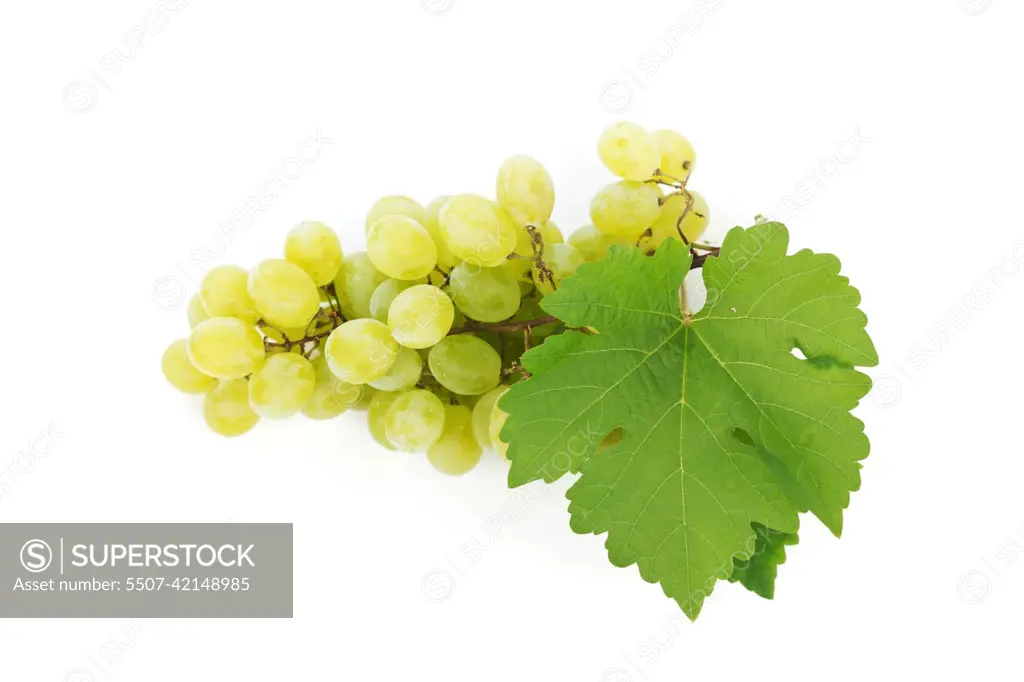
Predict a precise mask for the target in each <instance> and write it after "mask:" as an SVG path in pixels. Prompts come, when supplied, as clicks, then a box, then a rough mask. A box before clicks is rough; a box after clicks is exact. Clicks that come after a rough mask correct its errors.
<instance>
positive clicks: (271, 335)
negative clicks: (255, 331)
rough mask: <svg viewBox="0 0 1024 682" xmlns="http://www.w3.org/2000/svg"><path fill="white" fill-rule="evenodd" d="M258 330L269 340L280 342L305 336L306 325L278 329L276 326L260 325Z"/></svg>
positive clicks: (296, 339)
mask: <svg viewBox="0 0 1024 682" xmlns="http://www.w3.org/2000/svg"><path fill="white" fill-rule="evenodd" d="M259 329H260V331H261V332H263V336H265V337H267V338H268V339H270V340H271V341H276V342H277V343H282V342H284V341H285V340H287V341H298V340H299V339H303V338H305V337H306V329H307V327H293V328H288V329H278V328H277V327H267V326H261V327H260V328H259Z"/></svg>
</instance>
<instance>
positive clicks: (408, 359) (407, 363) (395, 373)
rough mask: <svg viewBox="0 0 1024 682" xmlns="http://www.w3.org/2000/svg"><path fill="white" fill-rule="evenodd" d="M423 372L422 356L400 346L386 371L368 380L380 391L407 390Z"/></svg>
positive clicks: (417, 380)
mask: <svg viewBox="0 0 1024 682" xmlns="http://www.w3.org/2000/svg"><path fill="white" fill-rule="evenodd" d="M422 374H423V358H421V357H420V354H419V353H417V352H416V351H415V350H413V349H412V348H406V347H404V346H403V347H401V348H399V349H398V356H397V357H396V358H395V361H394V362H393V363H392V364H391V367H389V368H388V371H387V373H385V374H384V376H382V377H380V378H379V379H374V380H373V381H371V382H370V386H373V387H374V388H376V389H377V390H380V391H407V390H409V389H410V388H412V387H413V386H415V385H416V383H417V382H419V380H420V376H421V375H422Z"/></svg>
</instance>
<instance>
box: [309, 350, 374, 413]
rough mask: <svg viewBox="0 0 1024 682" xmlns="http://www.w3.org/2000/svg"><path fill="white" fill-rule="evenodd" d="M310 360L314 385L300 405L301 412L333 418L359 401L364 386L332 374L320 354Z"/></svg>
mask: <svg viewBox="0 0 1024 682" xmlns="http://www.w3.org/2000/svg"><path fill="white" fill-rule="evenodd" d="M312 362H313V372H314V374H315V375H316V385H315V386H314V388H313V394H312V395H311V396H309V399H308V400H307V401H306V404H305V405H303V406H302V414H304V415H306V416H307V417H309V418H310V419H333V418H334V417H337V416H338V415H339V414H341V413H342V412H344V411H345V410H348V409H349V408H353V407H355V406H356V405H357V404H358V403H359V401H360V400H361V399H362V394H363V390H364V388H365V387H364V386H358V385H355V384H347V383H345V382H344V381H342V380H341V379H339V378H338V377H336V376H334V372H332V371H331V368H330V367H328V366H327V361H326V360H325V359H324V356H322V355H317V356H316V357H315V358H313V361H312Z"/></svg>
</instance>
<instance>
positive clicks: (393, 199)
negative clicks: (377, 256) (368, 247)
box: [366, 194, 423, 234]
mask: <svg viewBox="0 0 1024 682" xmlns="http://www.w3.org/2000/svg"><path fill="white" fill-rule="evenodd" d="M389 215H404V216H405V217H406V218H412V219H413V220H415V221H416V222H418V223H422V222H423V207H422V206H420V204H419V202H418V201H416V200H415V199H410V198H409V197H403V196H401V195H397V194H395V195H392V196H387V197H381V198H380V199H378V200H377V201H376V202H374V204H373V206H371V207H370V210H369V212H368V213H367V214H366V233H367V234H369V233H370V228H372V227H373V225H374V223H376V222H377V221H378V220H380V219H381V218H383V217H384V216H389Z"/></svg>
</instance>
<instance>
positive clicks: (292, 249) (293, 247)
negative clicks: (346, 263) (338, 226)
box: [284, 220, 342, 287]
mask: <svg viewBox="0 0 1024 682" xmlns="http://www.w3.org/2000/svg"><path fill="white" fill-rule="evenodd" d="M284 258H285V260H287V261H289V262H291V263H295V264H296V265H298V266H299V267H300V268H302V269H303V270H305V271H306V274H307V275H309V277H310V279H312V280H313V284H315V285H317V286H318V287H322V286H326V285H328V284H330V283H331V282H332V281H333V280H334V277H335V275H337V274H338V268H340V267H341V258H342V254H341V242H340V241H339V240H338V235H337V234H335V233H334V230H332V229H331V228H329V227H327V226H326V225H324V224H323V223H318V222H316V221H315V220H304V221H302V222H301V223H299V224H298V225H296V226H295V227H293V228H292V230H291V232H289V233H288V236H287V237H285V240H284Z"/></svg>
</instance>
